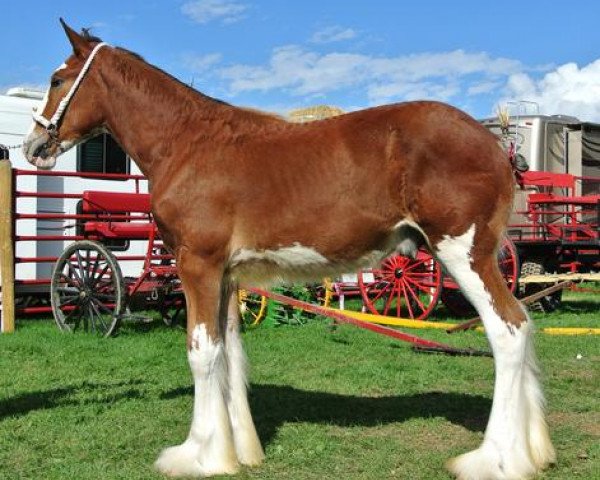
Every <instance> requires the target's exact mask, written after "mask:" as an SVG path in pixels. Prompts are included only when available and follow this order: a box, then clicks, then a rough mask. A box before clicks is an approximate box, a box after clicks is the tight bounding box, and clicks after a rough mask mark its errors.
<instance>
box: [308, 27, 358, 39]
mask: <svg viewBox="0 0 600 480" xmlns="http://www.w3.org/2000/svg"><path fill="white" fill-rule="evenodd" d="M354 37H356V32H355V31H354V30H353V29H351V28H343V27H340V26H339V25H333V26H331V27H326V28H324V29H322V30H319V31H317V32H315V33H314V34H313V36H312V37H311V38H310V41H311V42H313V43H332V42H339V41H342V40H351V39H352V38H354Z"/></svg>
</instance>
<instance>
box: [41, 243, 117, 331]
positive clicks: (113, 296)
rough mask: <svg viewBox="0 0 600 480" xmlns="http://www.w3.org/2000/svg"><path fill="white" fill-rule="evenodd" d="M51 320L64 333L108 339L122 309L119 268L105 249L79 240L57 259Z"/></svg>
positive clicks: (114, 329)
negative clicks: (79, 333) (83, 332)
mask: <svg viewBox="0 0 600 480" xmlns="http://www.w3.org/2000/svg"><path fill="white" fill-rule="evenodd" d="M50 292H51V294H50V300H51V304H52V313H53V315H54V319H55V320H56V323H57V325H58V328H60V329H61V330H63V331H67V332H73V331H76V330H82V331H85V332H90V333H94V334H96V335H99V336H104V337H108V336H110V335H112V334H113V333H115V331H116V330H117V328H118V326H119V323H120V314H121V313H122V311H123V308H124V306H125V288H124V284H123V276H122V274H121V268H120V267H119V264H118V263H117V260H116V258H115V257H114V255H113V254H112V253H111V252H110V250H108V249H107V248H106V247H105V246H104V245H102V244H101V243H99V242H94V241H91V240H81V241H79V242H75V243H73V244H72V245H69V247H67V249H66V250H65V251H64V252H63V253H62V255H61V256H60V257H59V258H58V260H57V262H56V265H55V266H54V271H53V272H52V281H51V285H50Z"/></svg>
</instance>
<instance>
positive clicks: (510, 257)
mask: <svg viewBox="0 0 600 480" xmlns="http://www.w3.org/2000/svg"><path fill="white" fill-rule="evenodd" d="M498 267H499V268H500V273H501V274H502V276H503V277H504V281H505V282H506V285H507V286H508V289H509V290H510V292H511V293H515V291H516V289H517V285H518V283H519V282H518V279H519V255H518V254H517V249H516V248H515V244H514V243H513V242H512V240H511V239H510V238H508V237H504V238H503V240H502V243H501V244H500V248H499V249H498ZM440 297H441V299H442V303H443V304H444V305H445V306H446V308H448V310H450V312H451V313H452V314H453V315H456V316H459V317H460V316H464V315H470V314H471V313H473V312H474V311H475V309H474V308H473V306H472V305H471V303H470V302H469V301H468V300H467V299H466V298H465V296H464V295H463V294H462V292H461V291H460V289H459V287H458V285H457V284H456V283H455V282H454V280H452V278H450V277H446V278H445V279H444V288H443V289H442V293H441V295H440Z"/></svg>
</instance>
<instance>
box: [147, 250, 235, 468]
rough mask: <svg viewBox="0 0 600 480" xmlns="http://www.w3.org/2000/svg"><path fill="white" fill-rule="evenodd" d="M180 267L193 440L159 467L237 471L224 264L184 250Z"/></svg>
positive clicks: (162, 458)
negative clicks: (225, 329) (226, 343)
mask: <svg viewBox="0 0 600 480" xmlns="http://www.w3.org/2000/svg"><path fill="white" fill-rule="evenodd" d="M177 266H178V272H179V276H180V278H181V281H182V284H183V288H184V292H185V298H186V302H187V326H188V327H187V346H188V360H189V364H190V368H191V370H192V376H193V378H194V414H193V418H192V425H191V428H190V433H189V435H188V438H187V440H186V441H185V442H183V443H182V444H181V445H178V446H175V447H171V448H167V449H165V450H164V451H163V452H162V453H161V455H160V456H159V458H158V460H157V461H156V463H155V466H156V468H157V469H158V470H159V471H161V472H162V473H164V474H166V475H169V476H210V475H217V474H224V473H235V472H236V471H237V470H238V467H239V464H238V460H237V456H236V452H235V446H234V442H233V435H232V428H231V421H230V418H229V411H228V397H229V384H228V383H229V382H228V361H227V353H226V351H225V346H224V332H223V327H224V323H225V322H224V320H225V316H226V312H227V303H226V301H227V295H228V292H227V290H228V289H227V285H226V280H225V279H224V278H223V268H222V264H221V263H219V262H217V261H214V260H211V261H209V260H206V259H204V258H202V257H199V256H196V255H192V254H190V253H188V252H187V251H183V252H180V253H179V254H178V255H177ZM220 318H221V319H222V320H223V321H220Z"/></svg>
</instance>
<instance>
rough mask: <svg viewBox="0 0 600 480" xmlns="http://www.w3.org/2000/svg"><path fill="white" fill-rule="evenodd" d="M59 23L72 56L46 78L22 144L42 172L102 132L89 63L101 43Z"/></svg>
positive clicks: (95, 82)
mask: <svg viewBox="0 0 600 480" xmlns="http://www.w3.org/2000/svg"><path fill="white" fill-rule="evenodd" d="M60 22H61V24H62V26H63V28H64V29H65V32H66V34H67V37H68V38H69V41H70V42H71V45H72V46H73V54H72V55H71V56H70V57H69V58H67V60H66V61H65V62H64V63H63V64H62V65H61V66H60V67H58V68H57V69H56V70H55V71H54V73H53V74H52V76H51V77H50V86H49V88H48V90H47V92H46V95H45V97H44V100H43V101H42V104H41V105H40V106H39V108H38V109H37V110H36V111H34V113H33V120H34V121H33V124H32V127H31V130H30V132H29V134H28V135H27V137H26V139H25V141H24V144H23V153H24V154H25V157H26V158H27V160H28V161H29V162H30V163H31V164H33V165H35V166H37V167H38V168H43V169H51V168H53V167H54V165H55V163H56V157H58V156H59V155H60V154H62V153H63V152H66V151H67V150H69V149H70V148H72V147H73V146H75V145H77V144H78V143H80V142H82V141H83V140H85V139H87V138H89V137H90V136H93V135H96V134H98V133H100V132H102V131H103V129H104V126H103V122H104V119H103V116H102V113H101V109H100V108H99V105H98V99H97V98H98V94H99V89H100V88H101V84H100V83H99V81H98V78H99V77H98V76H96V75H93V73H92V71H93V70H94V68H93V67H92V60H94V57H95V55H96V53H97V52H98V51H100V49H101V48H102V46H103V45H104V44H102V43H101V42H100V41H99V39H97V38H94V37H90V36H89V35H87V34H86V33H85V32H84V34H83V35H80V34H78V33H77V32H75V31H74V30H72V29H71V28H70V27H69V26H68V25H67V24H66V23H65V22H64V21H63V20H62V19H61V20H60ZM94 64H95V62H94ZM96 69H97V65H96Z"/></svg>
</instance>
